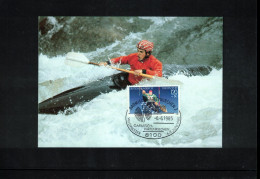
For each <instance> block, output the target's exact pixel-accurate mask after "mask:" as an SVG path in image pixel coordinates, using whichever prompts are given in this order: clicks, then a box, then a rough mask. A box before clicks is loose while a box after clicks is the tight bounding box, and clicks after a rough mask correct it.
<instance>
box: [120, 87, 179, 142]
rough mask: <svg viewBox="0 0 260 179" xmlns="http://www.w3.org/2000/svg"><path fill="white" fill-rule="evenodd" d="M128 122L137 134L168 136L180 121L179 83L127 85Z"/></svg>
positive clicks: (146, 136)
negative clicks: (172, 84)
mask: <svg viewBox="0 0 260 179" xmlns="http://www.w3.org/2000/svg"><path fill="white" fill-rule="evenodd" d="M128 104H129V106H128V110H127V112H126V117H125V120H126V124H127V126H128V128H129V130H130V131H131V132H132V133H134V134H135V135H137V136H139V137H143V138H147V139H159V138H165V137H168V136H170V135H172V134H174V133H175V132H176V131H177V130H178V128H179V126H180V124H181V112H180V87H179V86H178V85H174V86H134V87H128Z"/></svg>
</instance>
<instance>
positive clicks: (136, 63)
mask: <svg viewBox="0 0 260 179" xmlns="http://www.w3.org/2000/svg"><path fill="white" fill-rule="evenodd" d="M136 47H137V53H132V54H129V55H127V56H121V57H117V58H113V59H111V60H109V61H107V62H100V63H99V65H110V64H116V63H120V64H129V65H130V67H131V71H134V72H135V74H129V75H128V78H127V79H126V80H127V84H128V85H134V84H137V83H139V82H140V81H141V80H142V79H143V77H142V76H140V74H148V75H153V76H159V77H162V63H161V62H160V61H159V60H158V59H156V58H155V57H154V56H153V55H151V53H152V51H153V47H154V44H153V43H152V42H149V41H147V40H142V41H140V42H139V43H138V44H137V45H136Z"/></svg>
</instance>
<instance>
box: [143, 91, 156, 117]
mask: <svg viewBox="0 0 260 179" xmlns="http://www.w3.org/2000/svg"><path fill="white" fill-rule="evenodd" d="M142 94H143V100H144V102H146V105H147V106H148V107H149V108H150V109H152V110H153V111H155V112H159V104H158V102H159V99H158V98H157V96H156V95H155V94H153V91H152V90H149V93H146V92H145V90H143V91H142Z"/></svg>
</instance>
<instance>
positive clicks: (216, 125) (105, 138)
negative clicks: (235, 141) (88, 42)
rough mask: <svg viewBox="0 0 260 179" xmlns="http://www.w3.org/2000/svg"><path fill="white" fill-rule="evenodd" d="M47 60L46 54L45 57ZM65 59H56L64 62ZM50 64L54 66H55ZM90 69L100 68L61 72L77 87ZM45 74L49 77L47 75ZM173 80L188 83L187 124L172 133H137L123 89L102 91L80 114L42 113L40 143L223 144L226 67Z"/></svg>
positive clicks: (183, 98) (184, 96)
mask: <svg viewBox="0 0 260 179" xmlns="http://www.w3.org/2000/svg"><path fill="white" fill-rule="evenodd" d="M42 58H43V59H42ZM44 58H45V57H44V56H42V57H41V58H40V59H41V60H44ZM60 58H61V57H57V59H53V58H52V60H54V61H55V60H58V61H61V59H60ZM51 63H52V62H51ZM53 63H54V64H55V63H56V62H53ZM57 63H58V62H57ZM44 64H45V63H43V65H44ZM45 65H46V64H45ZM45 67H46V68H49V69H52V68H55V67H53V66H52V65H50V66H48V65H46V66H45ZM89 68H95V67H93V66H92V67H89V66H88V67H85V68H83V69H82V70H78V71H77V72H74V71H73V70H72V69H70V68H68V69H66V70H68V71H67V72H64V71H63V72H62V70H61V68H58V71H59V70H60V71H59V72H58V71H57V73H64V74H65V73H69V75H68V76H69V78H70V79H72V81H71V83H73V85H76V84H80V83H82V80H83V78H86V79H85V80H86V81H87V80H90V78H93V79H94V78H95V77H94V76H88V75H86V76H84V72H85V73H86V72H87V71H89V70H90V69H89ZM44 69H45V68H44ZM55 69H56V70H57V68H55ZM99 69H101V68H100V67H97V68H95V69H94V70H95V74H96V75H97V76H99V77H101V76H102V75H107V74H109V73H111V71H109V70H108V71H104V69H106V68H104V69H102V70H100V71H99ZM42 70H43V69H42ZM66 70H65V71H66ZM43 71H45V70H43ZM92 71H93V69H92ZM112 73H113V72H112ZM50 74H51V73H50ZM79 76H81V77H82V79H81V80H80V79H78V78H79ZM45 77H46V78H47V74H46V75H45ZM88 77H89V78H88ZM170 79H172V80H173V79H174V80H180V81H182V82H183V85H182V87H181V101H180V102H181V113H182V122H181V126H180V128H179V129H178V131H177V132H176V133H175V134H173V135H172V136H170V137H167V138H164V139H160V140H147V139H143V138H140V137H138V136H135V135H134V134H132V133H131V132H130V131H129V130H128V128H127V126H126V123H125V113H126V110H127V104H128V102H127V100H126V99H127V96H126V95H127V91H126V90H122V91H119V92H117V91H112V92H110V93H108V94H102V95H100V96H98V97H96V98H95V99H93V100H92V101H90V102H88V103H85V104H84V105H82V106H79V107H78V108H77V110H78V112H76V113H74V114H71V115H68V116H66V115H63V114H59V115H42V114H40V115H39V116H38V117H39V140H38V142H39V147H221V146H222V70H219V71H218V70H213V71H212V72H211V73H210V74H209V75H208V76H193V77H187V76H184V75H175V76H171V77H170ZM148 83H150V84H156V85H159V84H165V82H160V81H159V80H157V81H156V80H155V81H145V82H142V84H148ZM67 86H68V85H67ZM74 87H75V86H74ZM41 92H44V91H40V93H41Z"/></svg>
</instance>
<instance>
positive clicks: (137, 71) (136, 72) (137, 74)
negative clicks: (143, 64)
mask: <svg viewBox="0 0 260 179" xmlns="http://www.w3.org/2000/svg"><path fill="white" fill-rule="evenodd" d="M134 72H135V76H139V75H140V74H142V70H135V71H134Z"/></svg>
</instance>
